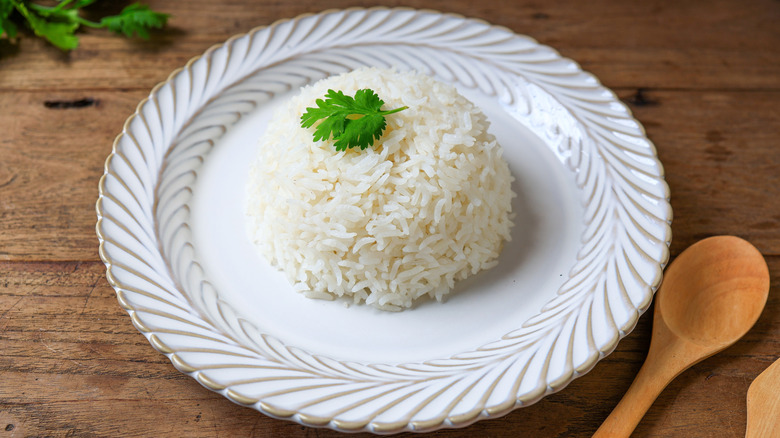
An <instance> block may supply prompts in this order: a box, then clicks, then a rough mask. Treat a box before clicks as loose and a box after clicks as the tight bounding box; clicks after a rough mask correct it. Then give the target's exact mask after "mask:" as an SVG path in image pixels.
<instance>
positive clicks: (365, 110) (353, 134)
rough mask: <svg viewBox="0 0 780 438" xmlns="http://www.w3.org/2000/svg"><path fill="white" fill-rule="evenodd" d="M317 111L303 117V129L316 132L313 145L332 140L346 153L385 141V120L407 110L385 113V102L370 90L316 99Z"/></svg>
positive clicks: (335, 94)
mask: <svg viewBox="0 0 780 438" xmlns="http://www.w3.org/2000/svg"><path fill="white" fill-rule="evenodd" d="M316 104H317V107H316V108H313V107H309V108H306V112H305V113H304V114H303V115H302V116H301V127H303V128H311V127H312V126H314V124H315V123H316V122H317V121H319V120H322V121H321V122H320V123H319V124H318V125H317V127H316V128H315V129H314V135H313V138H314V141H319V140H327V139H329V138H330V137H331V136H332V137H333V139H334V140H335V143H334V144H333V145H334V146H335V147H336V150H339V151H343V150H346V149H348V148H353V147H356V146H359V147H360V149H365V148H367V147H369V146H372V145H373V144H374V141H376V140H379V138H380V137H382V133H383V132H384V131H385V127H387V121H386V120H385V116H386V115H389V114H393V113H397V112H398V111H403V110H405V109H407V107H405V106H404V107H401V108H396V109H393V110H386V111H382V110H381V108H382V105H384V104H385V102H384V101H383V100H382V99H380V98H379V96H378V95H377V94H376V93H375V92H374V91H373V90H371V89H368V88H365V89H362V90H358V91H357V92H356V93H355V97H350V96H347V95H345V94H344V93H343V92H341V91H334V90H328V92H327V93H326V94H325V99H324V100H323V99H317V101H316Z"/></svg>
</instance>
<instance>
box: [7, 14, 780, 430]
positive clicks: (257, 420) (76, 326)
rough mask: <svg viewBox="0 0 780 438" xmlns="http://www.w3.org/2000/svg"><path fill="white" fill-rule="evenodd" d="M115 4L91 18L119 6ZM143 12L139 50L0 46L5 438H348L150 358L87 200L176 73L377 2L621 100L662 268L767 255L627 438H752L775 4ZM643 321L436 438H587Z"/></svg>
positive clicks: (773, 331) (768, 313)
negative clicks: (662, 223)
mask: <svg viewBox="0 0 780 438" xmlns="http://www.w3.org/2000/svg"><path fill="white" fill-rule="evenodd" d="M103 3H105V5H104V4H103ZM109 3H112V2H99V3H98V4H97V5H95V6H94V8H95V9H94V10H93V12H101V11H107V10H111V9H115V8H117V7H121V5H119V6H118V5H117V4H109ZM147 3H149V4H150V5H151V6H152V7H153V8H155V9H158V10H162V11H165V12H170V13H171V14H172V19H171V23H170V26H169V28H168V29H167V30H165V31H162V32H158V33H157V34H156V35H155V38H154V39H153V40H151V41H148V42H143V41H134V40H133V41H128V40H125V39H122V38H117V37H114V36H111V35H108V34H106V33H104V32H101V31H86V32H84V33H83V34H82V45H81V48H80V49H79V50H77V51H74V52H72V53H70V54H62V53H60V52H59V51H57V50H56V49H53V48H51V47H49V46H47V45H46V44H44V43H42V42H40V41H38V40H36V39H33V38H31V37H30V36H29V35H27V36H24V37H23V38H22V39H21V41H20V42H19V44H18V45H13V44H9V43H8V42H5V41H0V132H2V133H3V135H2V136H0V437H5V436H8V437H16V436H219V435H226V436H290V437H309V436H323V437H326V436H333V437H335V436H339V435H340V434H337V433H335V432H332V431H328V430H316V429H310V428H305V427H302V426H299V425H297V424H294V423H291V422H287V421H278V420H274V419H270V418H267V417H265V416H263V415H261V414H258V413H256V412H255V411H252V410H250V409H247V408H243V407H240V406H237V405H234V404H232V403H230V402H229V401H227V400H226V399H224V398H223V397H221V396H220V395H218V394H215V393H212V392H210V391H208V390H206V389H204V388H202V387H201V386H200V385H198V384H197V383H196V382H195V381H194V380H192V379H190V378H189V377H187V376H185V375H183V374H181V373H180V372H178V371H177V370H176V369H175V368H174V367H173V366H172V365H171V364H170V362H169V361H168V359H167V358H166V357H165V356H163V355H161V354H160V353H158V352H156V351H155V350H154V349H153V348H152V347H151V346H150V345H149V343H148V342H147V341H146V339H145V338H144V336H143V335H141V334H140V333H138V332H137V330H135V328H134V327H133V326H132V324H131V322H130V319H129V318H128V317H127V315H126V314H125V313H124V311H123V310H122V309H121V308H120V307H119V305H118V304H117V302H116V298H115V296H114V292H113V290H112V289H111V288H110V286H109V285H108V283H107V281H106V279H105V268H104V266H103V265H102V263H100V262H99V260H98V257H97V251H96V249H97V238H96V237H95V232H94V226H95V212H94V203H95V200H96V197H97V181H98V179H99V178H100V175H101V174H102V172H103V162H104V160H105V158H106V156H107V155H108V153H109V152H110V150H111V143H112V141H113V138H114V137H115V136H116V134H117V133H118V132H119V131H120V130H121V128H122V124H123V122H124V120H125V119H126V118H127V116H128V115H129V114H131V113H132V111H133V110H134V109H135V106H136V105H137V103H138V102H139V101H140V100H141V99H142V98H143V97H144V96H145V95H146V94H147V93H148V92H149V90H150V89H151V88H152V86H154V85H155V84H156V83H158V82H159V81H161V80H164V79H165V78H166V77H167V76H168V74H169V73H170V72H171V71H173V70H174V69H176V68H178V67H181V66H182V65H184V63H185V62H186V61H187V60H189V59H190V58H191V57H193V56H196V55H199V54H201V53H202V52H203V51H204V50H206V49H207V48H208V47H210V46H212V45H214V44H218V43H221V42H223V41H224V40H226V39H227V38H229V37H230V36H232V35H234V34H237V33H241V32H246V31H248V30H249V29H251V28H252V27H254V26H258V25H268V24H270V23H273V22H274V21H276V20H279V19H283V18H289V17H294V16H296V15H299V14H302V13H310V12H318V11H321V10H323V9H327V8H341V7H347V6H358V5H363V6H374V5H376V4H382V5H385V6H396V5H399V4H403V5H404V6H410V7H417V8H430V9H434V10H441V11H445V12H453V13H458V14H461V15H466V16H471V17H477V18H481V19H484V20H487V21H489V22H491V23H494V24H497V25H501V26H505V27H508V28H509V29H511V30H513V31H515V32H518V33H522V34H527V35H530V36H532V37H534V38H536V39H537V40H539V41H540V42H542V43H545V44H549V45H551V46H553V47H555V48H556V49H557V50H559V51H560V52H561V53H562V54H563V55H565V56H568V57H571V58H573V59H575V60H576V61H577V62H579V63H580V64H581V65H582V66H583V68H585V69H586V70H588V71H590V72H592V73H594V74H595V75H596V76H598V77H599V79H600V80H601V81H602V82H603V83H604V84H605V85H607V86H608V87H611V88H613V89H614V90H615V91H616V93H617V94H618V96H619V97H620V98H621V99H623V100H624V101H625V102H626V103H627V104H628V105H629V107H630V109H631V110H632V111H633V112H634V114H635V115H636V117H637V118H638V119H639V120H640V121H641V122H642V123H643V125H644V126H645V128H646V130H647V132H648V136H649V137H650V139H651V140H653V142H654V143H655V144H656V147H657V149H658V153H659V156H660V158H661V160H662V161H663V163H664V166H665V169H666V175H667V180H668V182H669V184H670V187H671V193H672V205H673V208H674V214H675V218H674V222H673V233H674V239H673V243H672V254H673V255H676V254H678V253H679V252H680V251H682V249H684V248H685V247H687V246H689V245H690V244H692V243H694V242H695V241H696V240H699V239H701V238H703V237H706V236H709V235H714V234H735V235H739V236H741V237H744V238H746V239H748V240H750V241H751V242H752V243H754V244H755V245H756V246H757V247H758V248H759V249H760V250H761V251H762V253H763V254H764V255H765V256H767V258H768V262H769V268H770V273H771V275H772V286H771V291H770V297H769V302H768V304H767V308H766V310H765V311H764V313H763V314H762V317H761V318H760V319H759V321H758V323H757V324H756V326H755V327H754V329H753V330H752V331H751V332H750V333H748V335H747V336H746V337H745V338H744V339H743V340H742V341H740V342H738V343H737V344H736V345H734V346H733V347H731V348H730V349H728V350H726V351H725V352H723V353H721V354H719V355H717V356H715V357H713V358H710V359H708V360H706V361H704V362H702V363H701V364H699V365H697V366H695V367H694V368H692V369H691V370H689V371H687V372H686V373H684V374H683V375H681V376H680V377H678V379H676V380H675V381H674V382H673V383H672V384H671V385H670V386H669V387H668V388H667V389H666V391H664V393H662V394H661V396H660V397H659V399H658V400H657V401H656V403H655V404H654V406H653V408H651V410H650V412H649V413H648V415H647V417H646V418H645V419H644V421H643V422H642V423H641V424H640V425H639V427H638V429H637V432H636V434H635V435H636V436H679V437H688V436H719V437H720V436H723V437H740V436H744V427H745V416H746V408H745V394H746V391H747V388H748V386H749V384H750V382H751V381H752V379H753V378H754V377H755V376H757V375H758V374H759V373H760V372H761V371H762V370H763V369H764V368H765V367H766V366H768V365H769V364H771V363H772V362H773V360H774V359H776V358H777V356H778V355H779V354H780V280H778V279H780V208H778V206H777V205H778V204H777V199H780V172H778V169H780V152H778V141H777V139H778V138H780V111H778V109H777V101H778V100H780V32H778V30H777V22H778V20H779V19H780V4H779V3H778V2H776V1H773V0H756V1H752V2H733V1H729V0H714V1H690V2H674V1H662V0H648V1H643V2H622V1H612V0H595V1H591V2H578V1H576V0H549V1H545V2H515V3H517V4H511V5H510V4H506V3H501V2H481V3H476V4H475V2H471V1H469V0H448V1H444V0H425V1H423V0H410V1H407V2H403V3H401V2H399V1H395V0H392V1H391V0H380V1H367V0H359V1H347V0H334V1H329V2H319V3H318V2H310V1H301V0H292V1H289V2H278V1H277V2H262V3H260V2H252V1H248V0H230V1H224V2H214V1H212V0H191V1H188V2H174V1H170V0H151V1H148V2H147ZM649 315H650V314H649V313H648V314H647V315H645V316H644V317H643V318H641V320H640V321H639V323H638V325H637V328H636V329H635V330H634V332H632V333H631V334H630V335H629V336H628V337H627V338H626V339H624V340H623V341H621V343H620V344H619V345H618V348H617V350H616V351H615V352H613V353H612V354H611V355H610V356H608V357H607V358H606V359H604V360H603V361H602V362H600V363H599V364H598V365H597V366H596V368H595V369H594V370H593V371H591V372H590V373H588V374H587V375H586V376H584V377H582V378H580V379H577V380H575V381H574V382H573V383H572V384H571V385H570V386H569V387H568V388H566V389H565V390H564V391H562V392H560V393H558V394H554V395H552V396H550V397H547V398H545V399H543V400H542V401H541V402H539V403H538V404H536V405H533V406H531V407H528V408H524V409H520V410H517V411H514V412H512V413H510V414H509V415H507V416H506V417H504V418H502V419H499V420H493V421H484V422H479V423H477V424H475V425H473V426H470V427H469V428H467V429H463V430H456V431H442V432H438V433H435V434H433V435H435V436H451V437H471V436H496V437H502V436H539V437H563V436H567V437H568V436H589V435H590V434H592V433H593V432H594V431H595V430H596V428H597V427H598V425H599V424H600V422H601V421H602V420H603V419H604V418H605V417H606V415H607V414H608V413H609V411H610V410H611V409H612V407H613V406H614V405H615V404H616V403H617V401H618V400H619V399H620V397H621V396H622V394H623V392H624V391H625V390H626V389H627V388H628V386H629V384H630V383H631V380H632V379H633V376H634V374H635V373H636V372H637V371H638V369H639V366H640V365H641V362H642V360H643V359H644V356H645V354H646V351H647V347H648V344H649V334H650V318H649ZM358 436H361V435H358ZM362 436H367V435H362ZM402 436H413V435H411V434H404V435H402Z"/></svg>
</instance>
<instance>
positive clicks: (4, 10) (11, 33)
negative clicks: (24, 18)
mask: <svg viewBox="0 0 780 438" xmlns="http://www.w3.org/2000/svg"><path fill="white" fill-rule="evenodd" d="M13 11H14V5H13V3H11V1H10V0H0V36H3V34H5V35H6V36H7V37H8V38H16V25H15V24H14V22H13V21H11V14H12V13H13Z"/></svg>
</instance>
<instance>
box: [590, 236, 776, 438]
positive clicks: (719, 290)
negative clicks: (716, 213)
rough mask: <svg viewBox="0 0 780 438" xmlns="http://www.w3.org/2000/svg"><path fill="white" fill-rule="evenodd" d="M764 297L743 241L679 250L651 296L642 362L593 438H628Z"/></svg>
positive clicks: (764, 284) (758, 267)
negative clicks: (650, 316) (649, 326)
mask: <svg viewBox="0 0 780 438" xmlns="http://www.w3.org/2000/svg"><path fill="white" fill-rule="evenodd" d="M768 294H769V269H768V268H767V265H766V262H765V261H764V258H763V257H762V256H761V253H759V252H758V250H757V249H756V248H755V247H754V246H753V245H751V244H750V243H748V242H746V241H744V240H742V239H740V238H738V237H733V236H718V237H710V238H708V239H704V240H702V241H700V242H698V243H696V244H694V245H692V246H691V247H690V248H688V249H686V250H685V251H683V253H682V254H680V255H679V256H678V257H677V259H676V260H675V261H674V262H673V263H672V264H671V265H670V266H669V268H668V269H667V270H666V273H665V274H664V281H663V284H662V285H661V288H660V289H659V290H658V292H657V293H656V301H655V314H654V315H653V337H652V339H651V341H650V350H649V351H648V353H647V359H645V363H644V365H642V368H641V369H640V370H639V374H637V376H636V378H635V379H634V383H632V384H631V387H630V388H628V392H626V395H625V396H623V399H622V400H620V403H618V405H617V407H615V410H614V411H612V413H611V414H610V415H609V417H607V419H606V421H604V423H603V424H602V425H601V427H600V428H599V430H597V431H596V434H595V435H594V437H627V436H629V435H630V434H631V432H633V430H634V428H636V426H637V424H639V421H640V420H641V419H642V417H643V416H644V415H645V412H647V410H648V409H649V408H650V406H651V405H652V404H653V401H655V399H656V397H658V395H659V394H660V393H661V391H662V390H663V389H664V388H665V387H666V385H668V384H669V382H671V381H672V380H673V379H674V378H675V377H677V376H678V375H680V373H682V372H683V371H685V370H686V369H688V368H689V367H690V366H692V365H694V364H696V363H697V362H700V361H702V360H704V359H706V358H708V357H710V356H712V355H713V354H715V353H717V352H719V351H722V350H723V349H725V348H726V347H728V346H730V345H731V344H733V343H734V342H736V341H737V340H738V339H739V338H741V337H742V336H743V335H744V334H745V333H747V331H748V330H750V327H752V326H753V324H755V322H756V320H757V319H758V316H759V315H760V314H761V311H762V310H763V308H764V304H766V299H767V296H768Z"/></svg>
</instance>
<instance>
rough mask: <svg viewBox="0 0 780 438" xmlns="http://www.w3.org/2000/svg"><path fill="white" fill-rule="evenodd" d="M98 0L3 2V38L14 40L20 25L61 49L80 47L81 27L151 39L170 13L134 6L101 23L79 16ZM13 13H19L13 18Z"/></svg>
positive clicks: (0, 28) (0, 17) (0, 21)
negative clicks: (43, 2) (49, 2)
mask: <svg viewBox="0 0 780 438" xmlns="http://www.w3.org/2000/svg"><path fill="white" fill-rule="evenodd" d="M95 2H97V0H58V2H57V4H56V5H54V6H45V5H41V4H39V3H33V1H32V0H0V37H5V38H9V39H10V38H14V37H16V34H17V29H18V26H19V25H20V24H22V25H24V24H26V25H27V27H29V28H30V29H31V30H32V31H33V32H34V33H35V35H37V36H39V37H42V38H45V39H46V40H47V41H49V42H50V43H51V44H53V45H54V46H56V47H58V48H60V49H62V50H73V49H75V48H76V47H78V45H79V38H78V36H76V31H77V30H78V29H79V28H80V27H81V26H86V27H92V28H107V29H109V30H111V31H112V32H115V33H118V34H123V35H125V36H128V37H132V36H133V35H138V36H140V37H141V38H144V39H147V38H149V29H151V28H161V27H163V26H165V24H166V23H167V21H168V14H161V13H159V12H154V11H152V10H151V9H149V7H148V6H146V5H142V4H138V3H134V4H131V5H129V6H127V7H125V8H124V9H122V11H121V12H120V13H119V14H118V15H114V16H109V17H103V19H102V20H100V21H99V22H96V21H91V20H88V19H85V18H83V17H81V16H80V15H79V12H80V11H81V8H83V7H86V6H89V5H91V4H93V3H95ZM14 10H16V11H17V12H18V14H17V15H13V13H14Z"/></svg>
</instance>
